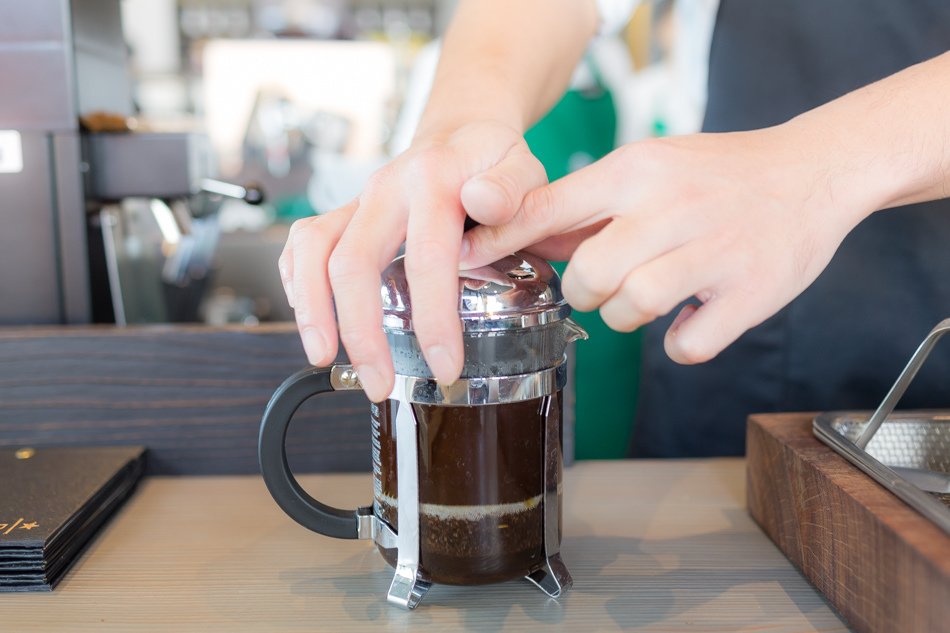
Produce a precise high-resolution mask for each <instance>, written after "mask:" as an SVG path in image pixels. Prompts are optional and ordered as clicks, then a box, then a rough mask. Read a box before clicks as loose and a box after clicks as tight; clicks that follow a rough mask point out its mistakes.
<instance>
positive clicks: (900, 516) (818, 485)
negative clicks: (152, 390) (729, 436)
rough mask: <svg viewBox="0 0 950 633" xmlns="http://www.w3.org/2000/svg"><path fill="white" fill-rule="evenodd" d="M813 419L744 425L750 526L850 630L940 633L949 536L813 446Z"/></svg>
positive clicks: (760, 419) (949, 591) (947, 617)
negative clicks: (764, 536) (807, 581)
mask: <svg viewBox="0 0 950 633" xmlns="http://www.w3.org/2000/svg"><path fill="white" fill-rule="evenodd" d="M814 417H815V414H810V413H789V414H768V415H766V414H761V415H753V416H751V417H750V418H749V422H748V434H747V444H746V450H747V460H748V470H747V490H746V495H747V503H748V509H749V512H750V514H751V515H752V517H753V519H755V521H756V522H758V524H759V525H760V526H761V527H762V528H763V529H764V530H765V532H766V533H767V534H768V535H769V537H771V538H772V540H773V541H775V543H776V544H777V545H778V546H779V548H781V550H782V551H783V552H785V554H786V555H787V556H788V557H789V559H790V560H791V561H792V563H794V564H795V566H796V567H798V568H799V569H800V570H801V571H802V572H803V573H804V574H805V575H806V576H807V577H808V578H809V579H810V580H811V581H812V582H813V583H814V584H815V586H816V587H817V588H818V590H819V591H821V592H822V593H823V594H824V595H825V597H827V598H828V600H829V601H830V602H831V603H832V604H833V605H834V606H835V607H836V608H837V609H838V611H839V612H840V613H841V614H842V616H843V617H844V618H845V619H846V620H847V621H848V622H849V623H850V624H851V625H852V626H853V627H854V628H855V630H857V631H859V632H867V633H905V632H907V633H911V632H916V631H948V630H950V535H948V534H946V533H945V532H943V531H942V530H941V529H939V528H938V527H937V526H936V525H934V524H933V523H931V522H930V521H929V520H928V519H926V518H924V517H923V516H921V515H920V514H918V513H917V512H916V511H915V510H914V509H912V508H911V507H910V506H908V505H907V504H905V503H904V502H903V501H901V500H900V499H898V498H897V497H896V496H894V495H893V494H891V493H890V492H888V491H887V490H886V489H885V488H884V487H882V486H880V485H879V484H878V483H877V482H875V481H874V480H873V479H871V478H870V477H869V476H868V475H866V474H864V473H863V472H861V471H860V470H858V469H857V468H856V467H855V466H853V465H851V463H849V462H848V461H847V460H845V459H844V458H843V457H841V456H840V455H838V454H837V453H835V452H834V451H832V449H831V448H829V447H828V446H826V445H825V444H822V443H821V442H820V441H819V440H817V439H816V438H815V437H814V436H813V435H812V426H811V425H812V419H813V418H814Z"/></svg>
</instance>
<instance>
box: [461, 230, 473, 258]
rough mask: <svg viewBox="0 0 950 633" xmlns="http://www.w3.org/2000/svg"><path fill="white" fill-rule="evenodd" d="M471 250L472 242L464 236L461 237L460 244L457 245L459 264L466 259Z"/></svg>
mask: <svg viewBox="0 0 950 633" xmlns="http://www.w3.org/2000/svg"><path fill="white" fill-rule="evenodd" d="M470 250H472V241H471V240H470V239H468V238H467V237H465V236H462V243H461V244H460V245H459V262H460V263H461V262H463V261H465V258H466V257H468V252H469V251H470Z"/></svg>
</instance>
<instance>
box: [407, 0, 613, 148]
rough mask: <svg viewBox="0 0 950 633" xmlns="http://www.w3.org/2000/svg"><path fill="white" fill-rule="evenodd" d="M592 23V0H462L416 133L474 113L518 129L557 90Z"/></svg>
mask: <svg viewBox="0 0 950 633" xmlns="http://www.w3.org/2000/svg"><path fill="white" fill-rule="evenodd" d="M598 21H599V18H598V14H597V9H596V6H595V4H594V0H462V2H460V3H459V6H458V8H457V9H456V13H455V16H454V17H453V20H452V23H451V25H450V26H449V29H448V32H447V33H446V35H445V40H444V42H443V45H442V54H441V58H440V61H439V68H438V71H437V72H436V77H435V82H434V84H433V88H432V92H431V94H430V97H429V101H428V105H427V106H426V109H425V112H424V114H423V116H422V120H421V122H420V124H419V128H418V130H417V132H416V138H425V137H428V136H431V135H437V134H441V133H443V132H450V131H452V130H454V129H457V128H458V127H461V126H462V125H464V124H466V123H468V122H471V121H476V120H480V119H494V120H498V121H502V122H504V123H507V124H508V125H510V126H511V127H513V128H514V129H516V130H519V131H521V132H523V131H524V130H526V129H527V128H528V127H529V126H530V125H531V124H532V123H533V122H534V121H536V120H537V119H538V118H540V117H541V116H543V115H544V114H545V112H547V110H548V109H550V108H551V107H552V106H553V105H554V104H555V103H556V101H557V99H559V98H560V96H561V95H562V94H563V93H564V90H565V88H566V87H567V84H568V81H569V80H570V77H571V73H572V72H573V70H574V68H575V66H576V65H577V62H578V61H579V60H580V59H581V57H582V56H583V53H584V50H585V49H586V47H587V44H588V42H589V41H590V38H591V37H592V36H593V35H594V33H595V32H596V30H597V26H598Z"/></svg>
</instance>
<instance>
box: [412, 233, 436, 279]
mask: <svg viewBox="0 0 950 633" xmlns="http://www.w3.org/2000/svg"><path fill="white" fill-rule="evenodd" d="M445 250H446V246H445V242H444V241H441V240H438V239H435V238H433V237H422V238H417V239H415V240H413V243H412V248H411V249H410V248H408V247H407V249H406V273H407V274H408V275H410V276H413V277H415V276H418V275H425V274H426V273H428V272H431V271H433V270H439V269H440V268H441V267H444V265H445Z"/></svg>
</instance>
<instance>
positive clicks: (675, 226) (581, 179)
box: [462, 122, 877, 363]
mask: <svg viewBox="0 0 950 633" xmlns="http://www.w3.org/2000/svg"><path fill="white" fill-rule="evenodd" d="M829 138H830V137H826V138H824V139H823V138H821V137H820V136H819V135H816V134H811V133H808V134H806V131H805V129H803V128H802V126H800V125H798V124H797V123H794V122H792V123H790V124H786V125H785V126H779V127H776V128H769V129H766V130H758V131H755V132H742V133H733V134H715V135H713V134H702V135H694V136H684V137H675V138H667V139H651V140H647V141H642V142H639V143H634V144H631V145H627V146H624V147H621V148H619V149H618V150H616V151H614V152H613V153H611V154H610V155H608V156H606V157H605V158H603V159H602V160H600V161H598V162H596V163H594V164H592V165H590V166H588V167H586V168H584V169H582V170H580V171H578V172H575V173H573V174H571V175H568V176H566V177H564V178H562V179H560V180H557V181H555V182H553V183H551V184H550V185H547V186H545V187H541V188H539V189H537V190H535V191H533V192H531V193H529V194H528V195H527V196H526V197H525V200H524V203H523V205H522V207H521V209H520V210H519V211H518V212H517V214H516V215H515V216H514V218H513V219H512V220H511V221H510V222H508V223H506V224H503V225H500V226H480V227H476V228H475V229H473V230H471V231H469V232H468V233H466V235H465V238H464V241H463V245H462V251H463V252H462V256H463V257H462V268H467V267H474V266H481V265H483V264H485V263H486V262H489V261H492V260H494V259H497V258H498V256H500V255H503V254H507V253H509V252H512V251H514V250H517V249H520V248H525V247H528V246H529V245H532V246H530V248H528V250H530V251H532V252H534V253H535V254H538V255H540V256H542V257H545V258H547V259H554V260H565V259H568V257H570V263H569V264H568V267H567V269H566V271H565V273H564V279H563V291H564V295H565V297H566V298H567V299H568V301H569V302H570V303H571V305H572V306H573V307H575V308H577V309H579V310H582V311H587V310H593V309H595V308H600V313H601V316H602V317H603V319H604V322H605V323H607V325H609V326H610V327H612V328H613V329H615V330H619V331H625V332H626V331H632V330H634V329H636V328H638V327H639V326H641V325H643V324H646V323H648V322H650V321H652V320H653V319H655V318H657V317H659V316H662V315H665V314H667V313H669V312H670V311H672V310H673V309H674V308H675V307H676V306H677V305H679V304H680V303H681V302H682V301H684V300H687V299H689V298H691V297H695V299H696V300H697V301H698V303H699V306H696V305H687V306H686V307H685V308H683V310H682V311H681V312H680V313H679V315H678V316H677V318H676V319H675V321H674V322H673V324H672V326H671V327H670V329H669V331H668V332H667V336H666V340H665V345H666V350H667V354H668V355H669V356H670V357H671V358H672V359H673V360H675V361H677V362H680V363H697V362H703V361H706V360H709V359H710V358H712V357H714V356H715V355H716V354H718V353H719V352H720V351H721V350H723V349H724V348H725V347H726V346H727V345H729V344H730V343H731V342H733V341H734V340H735V339H736V338H738V337H739V335H740V334H742V333H743V332H744V331H746V330H747V329H748V328H750V327H753V326H755V325H757V324H759V323H761V322H762V321H763V320H765V319H766V318H768V317H769V316H771V315H772V314H774V313H775V312H777V311H778V310H779V309H780V308H781V307H782V306H784V305H785V304H786V303H788V302H789V301H791V300H792V299H793V298H794V297H796V296H797V295H798V294H799V293H800V292H801V291H802V290H803V289H804V288H806V287H807V286H808V285H809V284H810V283H811V282H812V281H813V280H814V279H815V278H816V277H817V276H818V274H819V273H820V272H821V271H822V270H823V269H824V267H825V266H826V265H827V263H828V261H829V260H830V259H831V257H832V255H833V254H834V252H835V250H836V248H837V247H838V245H839V244H840V242H841V240H843V239H844V237H845V235H846V234H847V233H848V232H849V231H850V230H851V229H852V228H853V227H854V226H855V225H856V224H857V222H858V221H860V220H861V219H862V218H863V217H864V216H865V215H866V214H868V213H869V212H870V211H872V210H873V209H875V208H877V207H876V206H875V203H874V201H872V200H870V199H869V198H868V195H867V194H865V193H862V188H861V187H860V186H855V180H856V179H855V178H854V177H853V174H849V173H846V170H843V169H839V167H840V165H835V164H834V163H833V162H832V161H830V160H827V159H826V157H830V156H833V155H834V148H833V147H831V145H832V143H833V141H831V140H828V139H829ZM870 189H871V188H870V187H869V188H868V190H869V191H870Z"/></svg>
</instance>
